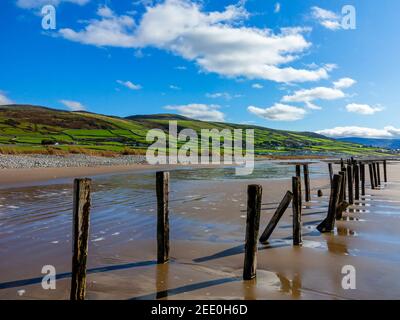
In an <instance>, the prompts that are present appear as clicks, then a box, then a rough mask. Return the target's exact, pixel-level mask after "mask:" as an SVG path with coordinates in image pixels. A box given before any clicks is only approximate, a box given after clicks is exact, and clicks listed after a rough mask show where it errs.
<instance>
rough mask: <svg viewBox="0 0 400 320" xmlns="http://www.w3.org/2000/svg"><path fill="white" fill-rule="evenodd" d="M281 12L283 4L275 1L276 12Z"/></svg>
mask: <svg viewBox="0 0 400 320" xmlns="http://www.w3.org/2000/svg"><path fill="white" fill-rule="evenodd" d="M279 12H281V4H280V3H279V2H277V3H275V7H274V13H279Z"/></svg>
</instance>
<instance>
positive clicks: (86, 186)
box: [70, 178, 91, 300]
mask: <svg viewBox="0 0 400 320" xmlns="http://www.w3.org/2000/svg"><path fill="white" fill-rule="evenodd" d="M90 188H91V180H90V179H87V178H86V179H75V181H74V193H73V216H72V219H73V234H72V237H73V245H72V248H73V256H72V277H71V292H70V299H71V300H85V295H86V265H87V257H88V242H89V225H90V206H91V199H90Z"/></svg>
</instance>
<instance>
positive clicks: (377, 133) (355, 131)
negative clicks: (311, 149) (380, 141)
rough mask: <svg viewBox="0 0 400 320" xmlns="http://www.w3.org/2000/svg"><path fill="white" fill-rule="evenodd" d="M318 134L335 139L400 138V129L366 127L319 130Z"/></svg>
mask: <svg viewBox="0 0 400 320" xmlns="http://www.w3.org/2000/svg"><path fill="white" fill-rule="evenodd" d="M317 133H319V134H322V135H325V136H328V137H334V138H343V137H360V138H393V137H398V136H400V129H397V128H395V127H393V126H387V127H385V128H383V129H374V128H366V127H357V126H349V127H336V128H332V129H325V130H319V131H317Z"/></svg>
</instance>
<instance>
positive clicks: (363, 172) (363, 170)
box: [360, 163, 365, 196]
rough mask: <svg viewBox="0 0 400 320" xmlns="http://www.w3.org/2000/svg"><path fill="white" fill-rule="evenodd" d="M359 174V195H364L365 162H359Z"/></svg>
mask: <svg viewBox="0 0 400 320" xmlns="http://www.w3.org/2000/svg"><path fill="white" fill-rule="evenodd" d="M360 175H361V195H362V196H365V164H364V163H361V164H360Z"/></svg>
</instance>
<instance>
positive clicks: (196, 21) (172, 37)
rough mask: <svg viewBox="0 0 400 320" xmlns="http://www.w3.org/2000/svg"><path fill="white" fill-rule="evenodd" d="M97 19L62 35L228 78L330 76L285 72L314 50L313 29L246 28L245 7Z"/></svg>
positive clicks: (195, 7)
mask: <svg viewBox="0 0 400 320" xmlns="http://www.w3.org/2000/svg"><path fill="white" fill-rule="evenodd" d="M240 3H242V2H240ZM102 11H104V9H102ZM98 15H99V16H100V18H99V19H93V20H90V21H89V22H88V24H87V25H86V26H85V27H84V28H83V29H82V30H79V31H74V30H72V29H61V30H60V35H61V36H63V37H64V38H66V39H68V40H71V41H76V42H80V43H84V44H90V45H96V46H114V47H124V48H136V49H139V48H145V47H155V48H159V49H162V50H166V51H168V52H172V53H173V54H176V55H178V56H181V57H183V58H184V59H186V60H189V61H194V62H196V64H197V65H198V66H200V67H201V69H202V70H203V71H206V72H213V73H217V74H219V75H223V76H226V77H246V78H249V79H265V80H272V81H277V82H306V81H318V80H320V79H325V78H327V77H328V73H329V71H330V70H331V68H330V65H325V66H322V67H320V68H318V69H313V70H308V69H295V68H293V67H290V66H287V64H288V63H290V62H293V61H295V60H298V59H299V58H300V56H301V55H302V54H304V53H305V51H306V50H307V49H309V48H310V46H311V43H310V42H308V41H307V40H306V39H305V38H304V33H306V32H307V31H309V29H305V28H283V29H281V31H280V32H279V33H274V32H273V31H272V30H270V29H260V28H256V27H245V26H243V22H244V21H245V20H246V19H247V18H248V16H249V13H248V12H247V11H246V10H245V9H244V7H243V6H242V5H230V6H228V7H226V8H225V10H223V11H213V12H204V11H203V8H202V7H201V5H200V4H198V3H192V2H190V1H188V0H165V1H164V2H162V3H156V4H155V5H152V6H147V7H146V12H145V13H144V14H143V15H142V17H141V20H140V21H139V22H138V23H137V24H136V23H135V22H134V20H133V19H132V18H131V17H129V16H126V15H121V16H118V15H116V14H115V13H112V15H110V14H109V12H108V10H107V15H104V14H103V15H102V12H100V10H99V12H98Z"/></svg>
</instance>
